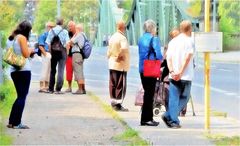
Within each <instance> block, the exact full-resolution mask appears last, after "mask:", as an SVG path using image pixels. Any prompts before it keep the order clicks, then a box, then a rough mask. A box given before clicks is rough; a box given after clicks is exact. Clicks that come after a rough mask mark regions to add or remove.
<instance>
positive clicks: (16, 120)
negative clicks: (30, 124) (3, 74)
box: [9, 71, 31, 126]
mask: <svg viewBox="0 0 240 146" xmlns="http://www.w3.org/2000/svg"><path fill="white" fill-rule="evenodd" d="M11 78H12V80H13V83H14V86H15V89H16V91H17V99H16V100H15V102H14V103H13V106H12V110H11V113H10V116H9V124H12V125H13V126H18V125H19V124H20V123H21V119H22V114H23V110H24V107H25V101H26V98H27V94H28V91H29V87H30V81H31V72H30V71H16V72H12V73H11Z"/></svg>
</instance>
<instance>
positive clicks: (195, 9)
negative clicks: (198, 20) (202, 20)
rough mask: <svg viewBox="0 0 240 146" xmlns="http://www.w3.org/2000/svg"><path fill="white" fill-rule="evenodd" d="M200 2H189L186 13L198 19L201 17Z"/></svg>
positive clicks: (200, 0)
mask: <svg viewBox="0 0 240 146" xmlns="http://www.w3.org/2000/svg"><path fill="white" fill-rule="evenodd" d="M201 9H202V0H191V1H190V4H189V7H188V8H187V9H186V12H187V13H188V14H189V15H190V16H192V17H199V16H200V15H201Z"/></svg>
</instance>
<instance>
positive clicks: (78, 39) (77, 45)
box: [71, 33, 84, 53]
mask: <svg viewBox="0 0 240 146" xmlns="http://www.w3.org/2000/svg"><path fill="white" fill-rule="evenodd" d="M83 35H84V34H83V33H78V34H77V35H75V36H73V37H72V39H71V40H72V42H73V47H72V53H76V52H80V49H82V47H83V45H84V37H83Z"/></svg>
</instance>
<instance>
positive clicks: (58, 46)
mask: <svg viewBox="0 0 240 146" xmlns="http://www.w3.org/2000/svg"><path fill="white" fill-rule="evenodd" d="M62 30H63V29H62ZM62 30H60V31H59V33H58V34H57V35H56V33H55V32H54V30H53V29H52V32H53V35H54V36H53V38H52V41H51V50H52V51H63V50H64V47H63V45H62V42H61V40H60V38H59V36H58V35H59V34H60V33H61V32H62Z"/></svg>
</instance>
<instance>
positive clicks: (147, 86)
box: [140, 73, 157, 122]
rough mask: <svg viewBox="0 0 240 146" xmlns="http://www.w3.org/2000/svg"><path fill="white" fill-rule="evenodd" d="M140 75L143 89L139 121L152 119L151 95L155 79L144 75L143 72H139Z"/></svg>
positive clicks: (152, 94)
mask: <svg viewBox="0 0 240 146" xmlns="http://www.w3.org/2000/svg"><path fill="white" fill-rule="evenodd" d="M140 77H141V82H142V86H143V89H144V95H143V106H142V114H141V122H148V121H152V120H153V97H154V92H155V86H156V81H157V79H156V78H151V77H144V76H143V73H140Z"/></svg>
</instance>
